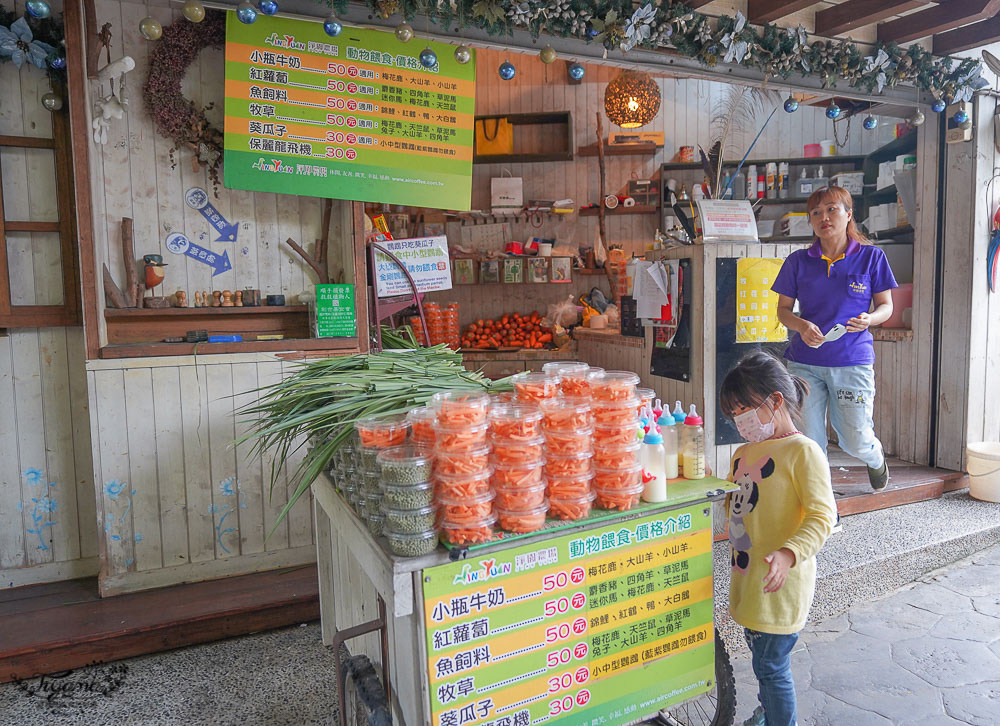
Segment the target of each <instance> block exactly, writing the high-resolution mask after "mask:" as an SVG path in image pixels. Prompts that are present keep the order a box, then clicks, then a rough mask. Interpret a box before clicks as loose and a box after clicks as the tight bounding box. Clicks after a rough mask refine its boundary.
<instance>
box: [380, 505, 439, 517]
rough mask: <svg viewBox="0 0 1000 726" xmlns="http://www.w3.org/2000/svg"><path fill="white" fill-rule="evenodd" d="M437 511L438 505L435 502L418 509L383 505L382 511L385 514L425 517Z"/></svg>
mask: <svg viewBox="0 0 1000 726" xmlns="http://www.w3.org/2000/svg"><path fill="white" fill-rule="evenodd" d="M436 511H437V507H436V506H434V505H433V504H428V505H425V506H423V507H417V508H416V509H394V508H393V507H386V506H383V507H382V512H383V513H384V514H397V515H408V516H413V517H423V516H426V515H428V514H433V513H434V512H436Z"/></svg>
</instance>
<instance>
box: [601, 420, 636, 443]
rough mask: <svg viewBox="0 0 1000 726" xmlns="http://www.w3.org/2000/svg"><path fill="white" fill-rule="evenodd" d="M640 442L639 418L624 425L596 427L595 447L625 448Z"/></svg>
mask: <svg viewBox="0 0 1000 726" xmlns="http://www.w3.org/2000/svg"><path fill="white" fill-rule="evenodd" d="M638 440H639V418H638V417H635V418H634V419H633V420H632V421H629V422H627V423H622V424H611V425H610V426H594V446H595V447H598V448H599V447H602V446H625V445H626V444H631V443H633V442H635V441H638Z"/></svg>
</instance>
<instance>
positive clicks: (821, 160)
mask: <svg viewBox="0 0 1000 726" xmlns="http://www.w3.org/2000/svg"><path fill="white" fill-rule="evenodd" d="M864 160H865V155H864V154H849V155H846V156H787V157H776V158H772V159H747V160H746V161H744V162H743V168H744V169H746V168H748V167H749V166H750V165H751V164H755V165H757V166H760V165H761V164H767V163H768V162H774V163H776V164H781V163H786V164H788V165H790V166H795V165H799V166H801V165H810V166H811V165H816V166H819V165H821V164H822V165H823V166H838V165H842V164H855V165H857V164H860V163H861V162H863V161H864ZM739 163H740V162H739V160H734V161H732V162H726V163H724V164H723V165H722V166H723V168H724V169H735V168H736V167H737V166H739ZM660 168H661V169H663V170H664V171H673V170H677V171H679V170H681V169H702V168H703V167H702V165H701V162H700V161H683V162H678V161H672V162H668V163H666V164H663V165H662V166H661V167H660Z"/></svg>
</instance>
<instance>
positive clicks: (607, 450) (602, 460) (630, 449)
mask: <svg viewBox="0 0 1000 726" xmlns="http://www.w3.org/2000/svg"><path fill="white" fill-rule="evenodd" d="M640 449H642V443H641V442H639V441H636V442H634V443H631V444H625V445H624V446H601V447H598V448H596V449H594V467H595V468H600V469H628V468H630V467H633V466H635V465H636V464H638V463H639V451H640Z"/></svg>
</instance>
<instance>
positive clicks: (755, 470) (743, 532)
mask: <svg viewBox="0 0 1000 726" xmlns="http://www.w3.org/2000/svg"><path fill="white" fill-rule="evenodd" d="M773 473H774V459H772V458H771V457H770V456H765V457H764V458H763V459H761V460H760V461H758V462H757V463H755V464H750V465H748V464H746V463H745V461H744V460H743V459H737V460H736V461H735V462H733V483H734V484H737V485H739V487H740V488H739V490H738V491H735V492H733V493H732V494H730V495H729V544H730V546H731V547H732V557H731V562H732V566H733V569H734V570H738V571H739V572H743V573H745V572H746V571H747V569H748V568H749V566H750V544H751V542H750V535H749V534H747V528H746V525H745V524H744V523H743V518H744V517H746V516H747V515H748V514H749V513H750V512H752V511H753V510H754V508H755V507H756V506H757V501H758V500H759V499H760V490H759V485H760V483H761V482H763V481H764V480H765V479H767V477H769V476H771V474H773Z"/></svg>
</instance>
